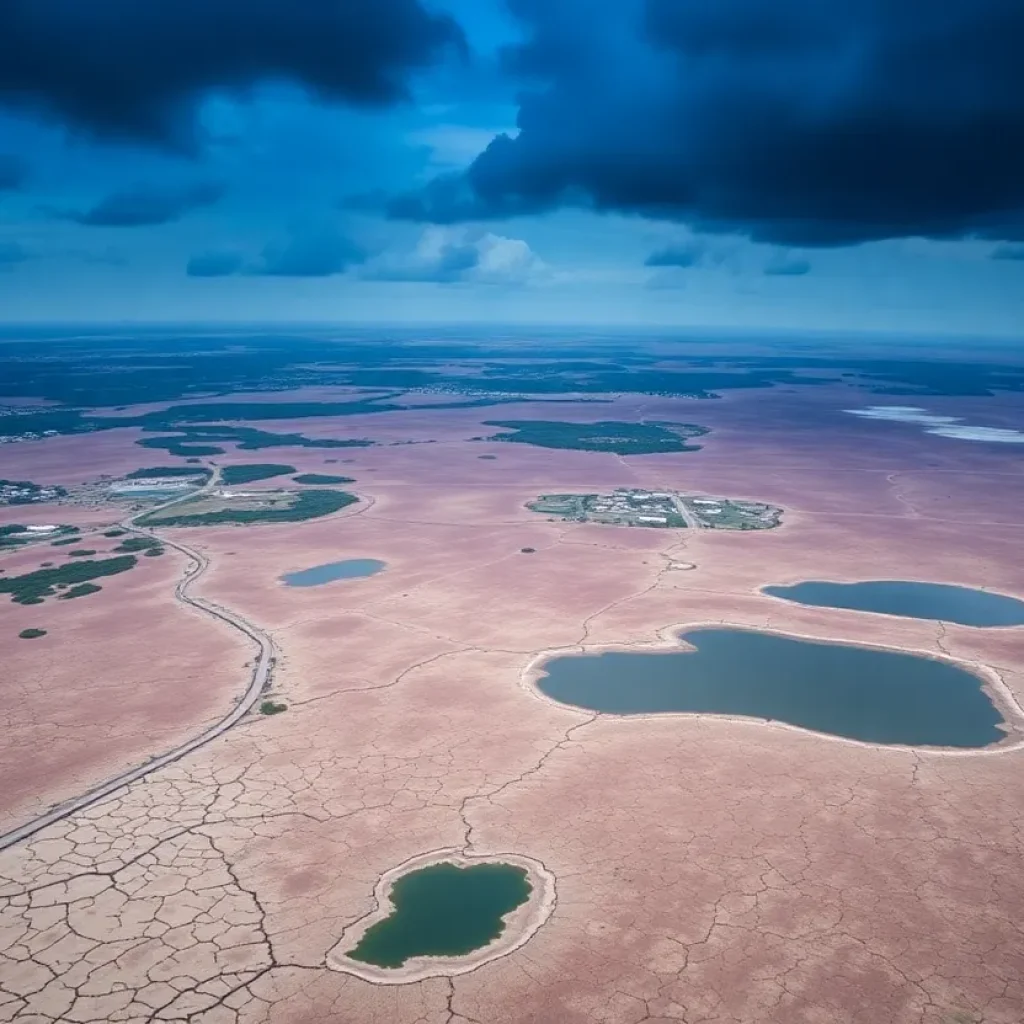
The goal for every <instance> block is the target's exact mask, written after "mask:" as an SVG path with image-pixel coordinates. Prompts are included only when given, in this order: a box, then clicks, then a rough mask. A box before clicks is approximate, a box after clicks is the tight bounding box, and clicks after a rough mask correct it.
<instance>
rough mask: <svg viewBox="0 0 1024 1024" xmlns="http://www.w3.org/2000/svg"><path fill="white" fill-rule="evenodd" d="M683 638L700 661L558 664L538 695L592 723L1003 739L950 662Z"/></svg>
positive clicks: (916, 740)
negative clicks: (588, 714) (680, 720)
mask: <svg viewBox="0 0 1024 1024" xmlns="http://www.w3.org/2000/svg"><path fill="white" fill-rule="evenodd" d="M679 637H680V639H682V640H684V641H685V642H686V643H687V644H690V645H692V647H693V648H694V650H688V649H685V648H681V649H679V650H661V651H639V650H637V651H606V652H604V653H601V654H572V655H562V656H559V657H556V658H552V659H551V660H550V661H548V662H546V663H545V664H544V666H543V667H544V670H545V674H544V675H543V676H541V677H540V678H539V679H538V680H537V687H538V689H539V690H540V691H541V692H542V693H543V694H545V695H546V696H548V697H550V698H552V699H553V700H556V701H558V702H560V703H562V704H569V705H572V706H574V707H578V708H585V709H588V710H591V711H600V712H607V713H611V714H619V715H637V714H647V715H649V714H658V713H659V712H660V713H669V712H690V713H693V714H706V715H714V714H718V715H742V716H748V717H753V718H762V719H769V720H775V721H779V722H786V723H788V724H790V725H795V726H799V727H800V728H803V729H810V730H813V731H815V732H822V733H829V734H831V735H833V736H841V737H844V738H847V739H854V740H862V741H864V742H867V743H880V744H901V745H906V746H936V747H961V748H963V747H966V748H980V747H986V746H989V745H990V744H993V743H998V742H999V741H1000V740H1003V739H1005V738H1006V731H1005V730H1004V729H1003V728H1000V726H1001V725H1003V724H1004V723H1003V718H1002V716H1001V715H1000V713H999V711H998V710H997V709H996V707H995V705H994V704H993V702H992V699H991V698H990V697H989V695H988V693H987V692H986V691H985V689H984V686H983V682H982V680H981V678H980V677H978V676H976V675H974V674H973V673H971V672H969V671H967V670H966V669H964V668H960V667H959V666H958V665H954V664H952V663H951V662H948V661H944V660H939V659H938V658H928V657H924V656H921V655H915V654H909V653H903V652H900V651H892V650H885V649H882V648H877V647H860V646H856V645H853V644H840V643H823V642H820V641H812V640H804V639H800V638H798V637H790V636H782V635H780V634H776V633H764V632H758V631H756V630H745V629H693V630H687V631H685V632H683V633H680V634H679Z"/></svg>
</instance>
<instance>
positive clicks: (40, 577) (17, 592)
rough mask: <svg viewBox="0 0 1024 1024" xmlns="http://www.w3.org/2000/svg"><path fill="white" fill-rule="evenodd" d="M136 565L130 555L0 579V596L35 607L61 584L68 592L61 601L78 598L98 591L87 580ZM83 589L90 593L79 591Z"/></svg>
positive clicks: (122, 570)
mask: <svg viewBox="0 0 1024 1024" xmlns="http://www.w3.org/2000/svg"><path fill="white" fill-rule="evenodd" d="M136 561H137V560H136V558H135V556H134V555H119V556H118V557H116V558H104V559H100V560H98V561H86V562H65V563H64V565H61V566H58V567H57V568H54V569H37V570H36V571H35V572H29V573H24V574H23V575H21V576H11V577H6V578H4V579H0V594H10V595H11V600H12V601H14V602H15V604H39V603H41V602H42V600H43V599H44V598H47V597H53V596H54V595H55V594H56V593H57V589H56V588H57V587H58V586H60V585H61V584H63V585H66V586H70V587H71V589H70V590H68V591H67V592H66V593H65V594H63V595H61V596H62V597H72V596H73V597H82V596H84V594H91V593H93V592H94V591H96V590H98V589H99V588H98V587H93V586H92V584H91V582H90V581H91V580H95V579H100V578H101V577H103V576H116V575H117V574H118V573H122V572H127V571H128V570H129V569H131V568H134V566H135V564H136ZM83 586H88V587H91V589H88V590H82V589H81V587H83ZM76 591H77V593H76Z"/></svg>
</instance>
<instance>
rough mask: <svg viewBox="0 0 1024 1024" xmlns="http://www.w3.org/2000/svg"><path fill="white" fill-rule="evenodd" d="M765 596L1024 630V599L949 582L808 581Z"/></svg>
mask: <svg viewBox="0 0 1024 1024" xmlns="http://www.w3.org/2000/svg"><path fill="white" fill-rule="evenodd" d="M761 592H762V593H763V594H767V595H768V596H769V597H779V598H782V599H783V600H785V601H795V602H796V603H797V604H805V605H812V606H813V607H815V608H846V609H850V610H851V611H858V612H880V613H882V614H885V615H899V616H901V617H903V618H907V619H937V620H941V621H943V622H955V623H957V624H958V625H960V626H982V627H994V626H1024V601H1021V600H1019V599H1018V598H1016V597H1010V596H1008V595H1007V594H995V593H992V592H991V591H988V590H974V589H972V588H971V587H956V586H951V585H949V584H946V583H918V582H911V581H907V580H869V581H865V582H863V583H832V582H829V581H827V580H807V581H806V582H804V583H796V584H794V585H793V586H788V587H764V588H762V591H761Z"/></svg>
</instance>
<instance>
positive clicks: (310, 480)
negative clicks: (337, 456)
mask: <svg viewBox="0 0 1024 1024" xmlns="http://www.w3.org/2000/svg"><path fill="white" fill-rule="evenodd" d="M292 479H293V480H294V481H295V482H296V483H297V484H306V485H307V486H312V487H327V486H329V485H330V484H354V483H355V480H354V479H353V478H352V477H350V476H332V475H331V474H330V473H300V474H299V475H298V476H293V477H292Z"/></svg>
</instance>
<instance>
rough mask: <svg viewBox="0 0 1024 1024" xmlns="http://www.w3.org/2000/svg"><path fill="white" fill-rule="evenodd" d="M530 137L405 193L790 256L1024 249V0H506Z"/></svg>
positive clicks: (479, 215)
mask: <svg viewBox="0 0 1024 1024" xmlns="http://www.w3.org/2000/svg"><path fill="white" fill-rule="evenodd" d="M508 3H509V6H510V8H511V9H512V11H513V12H514V13H515V14H516V15H517V16H518V18H519V20H520V21H521V23H522V25H523V28H524V29H525V33H526V35H525V41H524V42H523V43H522V44H520V45H517V46H514V47H512V48H510V49H509V50H508V51H507V53H506V59H505V63H506V68H507V70H508V71H509V73H511V74H514V75H516V76H518V77H519V78H520V79H521V81H522V83H523V86H524V92H523V94H522V97H521V99H520V107H519V115H518V126H519V131H518V134H516V135H515V136H514V137H513V136H511V135H508V134H502V135H498V136H497V137H496V138H495V139H494V140H493V141H492V142H491V143H490V145H489V146H488V147H487V149H486V150H485V151H484V152H483V153H482V154H481V155H480V156H478V157H477V158H476V160H474V162H473V163H472V164H471V165H470V167H469V168H468V170H467V171H465V172H464V173H456V174H448V175H444V176H441V177H438V178H437V179H435V180H434V181H433V182H431V183H429V184H428V185H427V186H426V187H425V188H423V189H421V190H419V191H417V192H413V193H410V194H408V195H404V196H400V197H397V198H396V199H395V200H394V201H393V202H392V204H391V207H390V212H391V214H392V216H395V217H401V218H411V219H418V220H424V221H434V222H438V223H455V222H458V221H465V220H477V219H485V218H504V217H508V216H512V215H516V214H525V213H538V212H542V211H546V210H551V209H554V208H556V207H560V206H566V205H577V206H585V207H590V208H593V209H596V210H604V211H617V212H624V213H633V214H639V215H643V216H647V217H652V218H663V219H670V220H676V221H680V222H684V223H687V224H689V225H691V226H692V227H693V228H694V229H695V230H699V231H704V232H708V231H710V232H738V233H742V234H745V235H748V236H750V237H752V238H753V239H754V240H755V241H763V242H771V243H775V244H780V245H793V246H800V247H807V246H838V245H846V244H853V243H859V242H864V241H869V240H875V239H885V238H893V237H906V236H926V237H932V238H951V237H961V236H978V237H986V238H993V239H999V240H1016V239H1024V61H1022V60H1021V59H1020V41H1021V40H1022V39H1024V3H1021V0H944V2H943V3H942V4H937V3H935V0H901V2H899V3H894V2H892V0H831V2H829V3H821V2H820V0H716V2H715V3H708V2H706V0H617V2H616V3H614V4H607V5H604V6H602V7H601V13H600V16H599V17H596V16H595V15H594V7H593V4H592V3H591V0H508Z"/></svg>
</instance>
